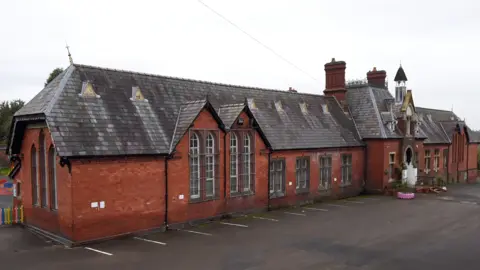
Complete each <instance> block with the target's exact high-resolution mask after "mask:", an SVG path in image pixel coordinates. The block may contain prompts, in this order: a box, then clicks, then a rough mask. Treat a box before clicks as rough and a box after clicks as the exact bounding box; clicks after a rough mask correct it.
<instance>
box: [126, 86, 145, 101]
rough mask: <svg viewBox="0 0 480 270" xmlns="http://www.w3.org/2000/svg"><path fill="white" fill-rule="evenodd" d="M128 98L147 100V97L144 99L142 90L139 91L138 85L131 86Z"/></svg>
mask: <svg viewBox="0 0 480 270" xmlns="http://www.w3.org/2000/svg"><path fill="white" fill-rule="evenodd" d="M130 100H132V101H134V100H139V101H148V100H147V99H145V97H144V96H143V94H142V91H140V87H138V86H132V97H131V98H130Z"/></svg>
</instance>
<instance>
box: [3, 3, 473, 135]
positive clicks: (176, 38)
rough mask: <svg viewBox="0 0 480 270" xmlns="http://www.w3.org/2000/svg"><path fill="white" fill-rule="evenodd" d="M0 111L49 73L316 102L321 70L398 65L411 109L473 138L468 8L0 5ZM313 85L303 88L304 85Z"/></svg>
mask: <svg viewBox="0 0 480 270" xmlns="http://www.w3.org/2000/svg"><path fill="white" fill-rule="evenodd" d="M1 2H2V3H1V5H2V7H1V9H2V11H4V12H2V15H1V16H0V30H1V31H0V32H1V33H0V34H1V37H2V42H0V51H1V52H2V53H1V54H0V100H10V99H15V98H21V99H24V100H30V99H31V98H33V96H34V95H35V94H36V93H37V92H38V91H40V90H41V89H42V87H43V83H44V81H45V79H46V78H47V77H48V74H49V73H50V72H51V70H52V69H53V68H55V67H64V68H65V67H67V66H68V57H67V53H66V49H65V41H67V42H68V44H69V45H70V48H71V52H72V55H73V59H74V62H76V63H81V64H88V65H95V66H102V67H110V68H116V69H126V70H134V71H140V72H146V73H154V74H161V75H169V76H176V77H186V78H193V79H200V80H209V81H216V82H224V83H231V84H241V85H249V86H258V87H266V88H275V89H288V87H289V86H292V87H294V88H296V89H297V90H298V91H300V92H308V93H316V94H321V93H322V91H323V89H324V87H325V73H324V70H323V68H324V67H323V65H324V64H325V63H326V62H328V61H330V59H331V58H332V57H335V58H336V59H337V60H344V61H346V62H347V71H346V72H347V79H359V78H365V77H366V73H367V71H369V70H371V69H372V68H373V67H374V66H376V67H377V69H384V70H386V71H387V76H388V79H389V85H390V91H391V92H393V87H394V83H393V77H394V76H395V72H396V70H397V68H398V66H399V63H400V61H401V63H402V65H403V67H404V69H405V72H406V74H407V77H408V79H409V82H408V87H409V88H410V89H412V90H413V94H414V99H415V105H417V106H423V107H432V108H438V109H447V110H450V109H451V107H452V106H453V108H454V111H455V112H456V113H457V114H458V115H459V116H460V117H462V118H463V117H465V118H466V119H467V122H468V123H469V124H470V126H471V127H473V128H476V129H479V128H480V119H478V117H477V111H478V108H479V107H480V104H479V101H480V100H479V97H480V83H479V82H478V81H477V79H478V78H477V77H476V76H479V71H480V69H479V68H478V66H479V63H480V53H479V48H480V30H479V29H480V16H478V14H479V12H480V2H479V1H476V0H470V1H467V0H456V1H443V0H442V1H438V0H437V1H433V0H428V1H427V0H422V1H420V0H402V1H385V0H362V1H359V0H335V1H326V0H297V1H293V0H288V1H287V0H241V1H240V0H235V1H234V0H203V2H204V3H205V4H207V5H209V6H210V7H212V8H213V9H215V10H216V11H218V12H219V13H221V14H223V15H224V16H225V17H227V18H228V19H230V20H231V21H233V22H234V23H236V24H237V25H238V26H240V27H241V28H242V29H243V30H245V31H246V32H248V33H249V34H251V35H252V36H254V37H255V38H257V39H258V40H260V41H261V42H262V43H264V44H266V45H267V46H269V47H271V48H273V49H274V50H275V51H276V52H278V53H279V54H280V55H282V56H283V57H284V58H286V59H288V60H289V61H291V62H292V63H294V64H295V65H296V66H298V67H300V68H301V69H302V70H304V72H302V71H299V70H298V69H296V68H294V67H292V66H291V65H289V64H287V63H286V62H284V61H283V60H281V59H280V58H279V57H277V56H275V55H274V54H273V53H271V52H270V51H268V50H266V49H265V48H264V47H262V46H261V45H259V44H258V43H256V42H254V41H253V40H252V39H250V38H249V37H247V36H246V35H245V34H243V33H242V32H240V31H239V30H237V29H236V28H234V27H233V26H232V25H230V24H229V23H227V22H225V21H224V20H223V19H222V18H220V17H219V16H218V15H216V14H214V13H213V12H212V11H210V10H209V9H207V8H206V7H205V6H203V5H202V4H201V3H199V2H198V1H197V0H175V1H174V0H169V1H166V0H157V1H146V0H135V1H131V0H128V1H123V0H116V1H106V0H95V1H93V0H82V1H80V0H77V1H66V0H57V1H53V0H42V1H38V0H35V1H33V0H32V1H25V0H17V1H6V0H3V1H1ZM312 77H314V78H312Z"/></svg>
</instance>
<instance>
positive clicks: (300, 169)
mask: <svg viewBox="0 0 480 270" xmlns="http://www.w3.org/2000/svg"><path fill="white" fill-rule="evenodd" d="M295 166H296V167H295V171H296V182H297V190H301V191H308V189H309V188H310V158H309V157H298V158H297V160H296V165H295Z"/></svg>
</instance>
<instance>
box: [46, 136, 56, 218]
mask: <svg viewBox="0 0 480 270" xmlns="http://www.w3.org/2000/svg"><path fill="white" fill-rule="evenodd" d="M55 159H56V154H55V148H54V147H53V145H52V146H50V149H49V150H48V176H49V180H50V208H51V209H52V210H56V209H58V195H57V175H56V168H55V165H56V164H55Z"/></svg>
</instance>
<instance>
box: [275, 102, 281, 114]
mask: <svg viewBox="0 0 480 270" xmlns="http://www.w3.org/2000/svg"><path fill="white" fill-rule="evenodd" d="M275 108H276V109H277V111H279V112H282V111H283V107H282V102H281V101H280V100H278V101H275Z"/></svg>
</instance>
